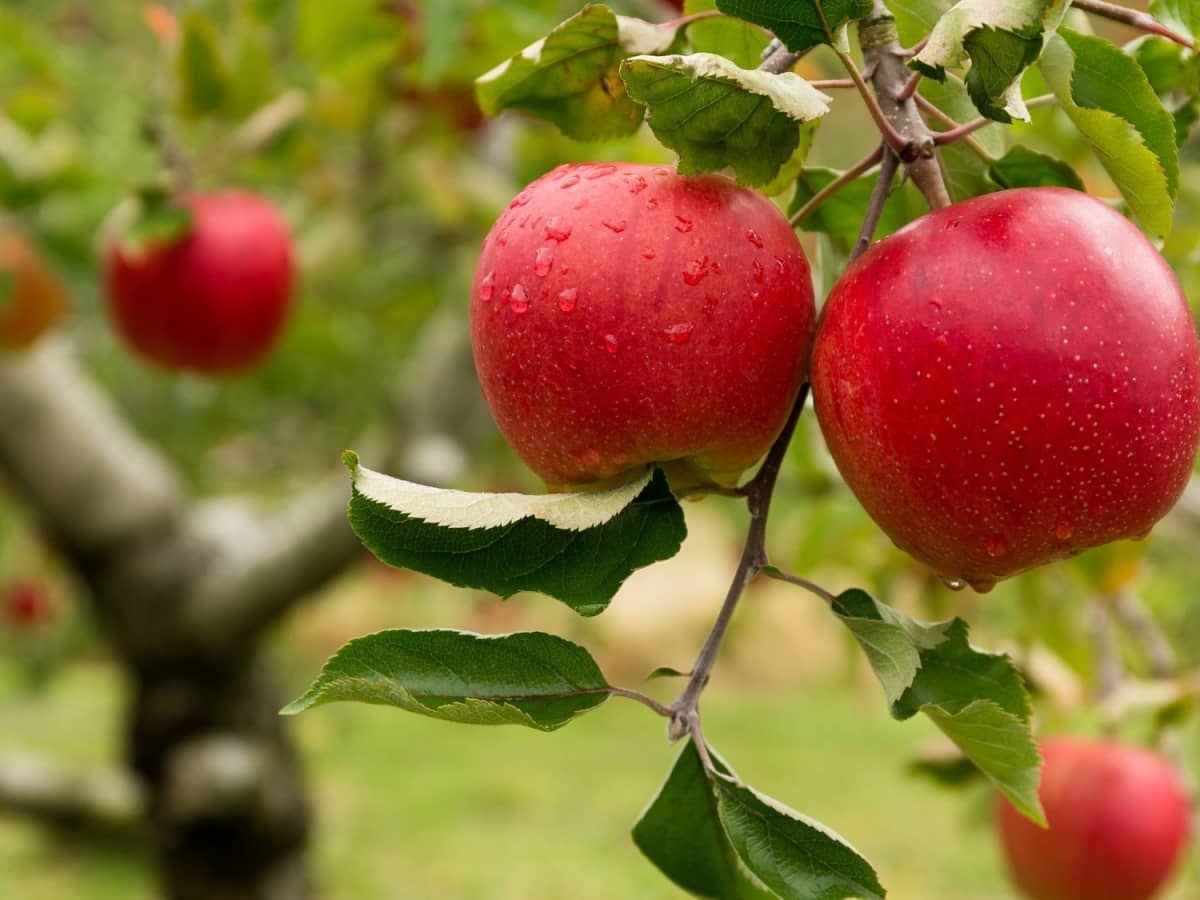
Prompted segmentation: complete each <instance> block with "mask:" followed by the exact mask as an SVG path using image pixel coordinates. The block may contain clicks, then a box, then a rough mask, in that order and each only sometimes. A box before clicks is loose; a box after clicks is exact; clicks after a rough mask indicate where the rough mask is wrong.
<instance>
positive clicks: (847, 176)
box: [789, 145, 883, 228]
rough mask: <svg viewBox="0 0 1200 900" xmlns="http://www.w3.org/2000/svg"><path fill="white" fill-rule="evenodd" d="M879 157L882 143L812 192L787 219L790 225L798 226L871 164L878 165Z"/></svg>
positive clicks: (881, 153) (881, 155) (880, 156)
mask: <svg viewBox="0 0 1200 900" xmlns="http://www.w3.org/2000/svg"><path fill="white" fill-rule="evenodd" d="M881 159H883V145H880V146H878V147H876V148H875V149H874V150H872V151H871V152H870V153H869V154H867V155H866V156H864V157H863V158H862V159H860V160H859V161H858V162H857V163H855V164H854V165H853V166H851V167H850V168H849V169H847V170H846V171H845V172H843V173H842V174H841V175H839V176H838V177H837V178H835V179H834V180H833V181H831V182H829V184H827V185H825V187H823V188H821V189H820V190H819V191H817V192H816V193H815V194H813V196H812V197H811V198H810V199H809V201H808V202H807V203H805V204H804V205H803V206H802V207H800V209H798V210H797V211H796V214H795V215H794V216H792V218H791V219H790V220H789V223H790V224H791V226H792V227H793V228H796V227H798V226H799V225H800V224H801V223H802V222H803V221H804V220H805V219H807V218H808V217H809V216H811V215H812V214H813V213H814V212H816V209H817V207H818V206H820V205H821V204H822V203H824V202H825V201H826V200H828V199H829V198H830V197H832V196H833V195H834V194H836V193H837V192H838V191H840V190H841V189H842V188H844V187H845V186H846V185H848V184H849V183H850V182H852V181H854V180H855V179H856V178H858V177H859V176H860V175H862V174H863V173H864V172H866V171H867V170H868V169H870V168H871V167H872V166H875V165H878V163H879V161H880V160H881Z"/></svg>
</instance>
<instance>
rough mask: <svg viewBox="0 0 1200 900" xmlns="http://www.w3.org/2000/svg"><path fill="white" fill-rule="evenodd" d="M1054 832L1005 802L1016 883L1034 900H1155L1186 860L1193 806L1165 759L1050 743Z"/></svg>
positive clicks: (1003, 819)
mask: <svg viewBox="0 0 1200 900" xmlns="http://www.w3.org/2000/svg"><path fill="white" fill-rule="evenodd" d="M1042 756H1043V758H1044V760H1045V766H1044V768H1043V769H1042V780H1041V787H1040V789H1039V796H1040V797H1041V801H1042V806H1043V808H1044V809H1045V811H1046V820H1047V822H1048V823H1049V828H1048V829H1043V828H1041V827H1040V826H1038V825H1035V824H1034V823H1033V822H1030V821H1029V820H1028V819H1026V818H1025V817H1024V816H1022V815H1021V814H1020V813H1019V812H1017V811H1016V810H1015V809H1014V808H1013V807H1012V804H1010V803H1009V802H1008V801H1007V800H1003V799H1001V800H1000V801H998V806H997V824H998V827H999V832H1000V838H1001V843H1002V846H1003V849H1004V852H1005V856H1006V857H1007V859H1008V864H1009V869H1010V871H1011V872H1012V876H1013V880H1014V881H1015V882H1016V883H1017V885H1018V886H1019V887H1020V889H1021V890H1022V891H1023V892H1024V893H1025V895H1026V896H1027V897H1029V898H1031V900H1150V898H1151V897H1155V896H1157V895H1158V893H1159V890H1160V888H1162V887H1163V886H1164V885H1165V884H1166V882H1167V880H1168V879H1169V877H1170V875H1171V872H1172V871H1173V870H1174V869H1175V867H1176V865H1177V864H1178V863H1179V862H1180V861H1181V860H1182V858H1183V854H1184V848H1185V847H1186V845H1187V842H1188V837H1189V833H1190V820H1191V804H1190V802H1189V800H1188V793H1187V790H1186V789H1185V787H1184V785H1183V782H1182V781H1181V779H1180V778H1179V775H1178V774H1177V773H1176V772H1175V770H1174V769H1172V768H1171V766H1170V765H1169V764H1168V763H1167V761H1166V760H1165V759H1163V758H1162V757H1160V756H1158V755H1157V754H1155V753H1151V752H1150V751H1148V750H1144V749H1142V748H1140V747H1132V746H1128V745H1124V744H1118V743H1115V742H1112V741H1095V740H1079V739H1070V738H1058V739H1054V740H1048V741H1046V742H1044V743H1043V745H1042Z"/></svg>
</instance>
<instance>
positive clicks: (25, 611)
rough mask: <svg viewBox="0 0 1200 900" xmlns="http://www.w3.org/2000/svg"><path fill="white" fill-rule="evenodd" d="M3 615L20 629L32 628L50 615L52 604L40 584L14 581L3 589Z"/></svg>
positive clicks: (52, 608) (52, 609)
mask: <svg viewBox="0 0 1200 900" xmlns="http://www.w3.org/2000/svg"><path fill="white" fill-rule="evenodd" d="M3 596H4V603H3V609H4V617H5V619H7V620H8V622H9V623H10V624H11V625H13V626H15V627H17V628H21V629H28V628H33V627H34V626H37V625H40V624H42V623H44V622H46V621H47V620H49V618H50V617H51V615H52V614H53V611H54V604H53V603H52V601H51V599H50V595H49V594H48V593H47V592H46V589H45V588H43V587H42V586H41V585H37V584H32V583H25V582H16V583H13V584H10V585H8V587H7V588H5V590H4V595H3Z"/></svg>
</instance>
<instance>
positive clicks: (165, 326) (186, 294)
mask: <svg viewBox="0 0 1200 900" xmlns="http://www.w3.org/2000/svg"><path fill="white" fill-rule="evenodd" d="M186 205H187V207H188V209H189V210H190V211H191V214H192V224H191V228H190V230H189V231H188V232H187V234H186V235H184V236H183V237H182V238H181V239H178V240H175V241H172V242H168V243H166V244H159V245H152V246H150V247H147V248H141V249H138V250H130V249H128V248H124V247H122V246H121V245H119V244H114V245H113V246H112V247H111V248H110V250H109V254H108V272H107V280H108V295H109V310H110V312H111V314H112V318H113V321H114V322H115V323H116V325H117V327H118V328H119V329H120V331H121V333H122V334H123V335H124V336H125V338H126V340H128V342H129V343H130V345H131V346H132V347H133V348H134V349H136V350H137V351H139V352H140V353H141V354H142V355H143V356H145V357H146V358H147V359H149V360H150V361H151V362H154V363H157V364H158V365H160V366H163V367H164V368H168V369H187V370H191V371H194V372H200V373H204V374H210V375H220V374H228V373H233V372H237V371H240V370H243V369H245V368H247V367H249V366H251V365H253V364H254V363H255V362H257V361H258V360H260V359H261V358H262V357H263V356H264V355H265V354H266V353H267V352H268V351H269V350H270V349H271V347H272V345H273V344H274V343H275V341H276V339H277V338H278V337H279V334H280V332H281V330H282V328H283V324H284V320H285V319H286V317H287V313H288V309H289V306H290V303H291V293H292V242H291V237H290V236H289V234H288V229H287V225H286V224H285V223H284V221H283V220H282V219H281V218H280V216H279V214H278V213H277V212H276V211H275V208H274V207H273V206H271V204H269V203H268V202H267V201H265V200H264V199H262V198H261V197H258V196H256V195H255V194H252V193H249V192H247V191H238V190H229V191H222V192H219V193H212V194H199V195H195V196H193V197H191V198H189V199H188V200H187V201H186Z"/></svg>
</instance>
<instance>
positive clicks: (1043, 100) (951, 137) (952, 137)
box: [933, 94, 1058, 147]
mask: <svg viewBox="0 0 1200 900" xmlns="http://www.w3.org/2000/svg"><path fill="white" fill-rule="evenodd" d="M1057 102H1058V98H1057V97H1055V96H1054V95H1053V94H1043V95H1042V96H1040V97H1034V98H1033V99H1032V100H1027V101H1025V105H1026V106H1027V107H1029V108H1030V109H1032V108H1034V107H1037V106H1050V105H1052V104H1054V103H1057ZM947 119H949V121H950V122H954V119H950V118H949V116H947ZM943 121H945V120H943ZM998 124H1000V123H998V122H997V121H996V120H995V119H989V118H987V117H985V116H980V117H979V118H978V119H972V120H971V121H970V122H966V123H964V124H962V125H959V124H958V123H957V122H955V124H954V125H953V126H952V127H951V128H950V129H949V130H948V131H939V132H938V133H937V134H935V135H934V137H933V141H934V143H935V144H937V145H938V146H939V147H944V146H945V145H946V144H953V143H954V142H955V141H957V140H960V139H961V138H964V137H966V136H967V135H969V134H971V133H972V132H975V131H978V130H979V129H980V128H986V127H987V126H988V125H998Z"/></svg>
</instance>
